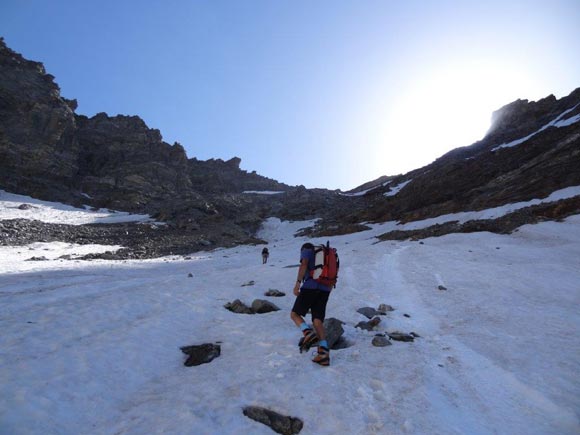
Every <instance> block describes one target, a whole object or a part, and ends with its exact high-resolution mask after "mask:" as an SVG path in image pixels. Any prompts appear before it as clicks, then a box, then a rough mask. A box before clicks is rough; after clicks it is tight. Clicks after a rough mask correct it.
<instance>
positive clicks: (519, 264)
mask: <svg viewBox="0 0 580 435" xmlns="http://www.w3.org/2000/svg"><path fill="white" fill-rule="evenodd" d="M3 195H4V194H3ZM0 216H2V218H3V219H6V218H7V217H6V215H0ZM61 217H62V218H63V219H65V218H66V216H65V215H62V216H61ZM65 223H69V222H65ZM309 225H312V222H280V221H279V220H277V219H269V220H267V221H266V222H265V223H264V226H263V228H262V232H261V234H260V236H261V237H262V238H265V239H267V240H268V241H269V245H268V247H269V250H270V259H269V262H268V263H267V264H265V265H263V264H262V260H261V255H260V252H261V250H262V246H240V247H237V248H233V249H218V250H215V251H213V252H210V253H203V254H192V256H191V257H190V258H189V259H185V258H184V257H167V258H162V259H157V260H145V261H123V262H121V261H105V260H95V261H79V260H74V256H75V255H77V254H80V253H81V250H87V249H93V250H98V249H105V248H106V249H105V250H110V249H111V247H96V246H92V247H87V246H84V247H81V246H79V245H76V246H75V245H69V244H64V243H60V244H59V243H53V244H35V245H31V246H26V247H2V248H1V250H0V254H1V257H0V328H1V331H2V334H1V335H0V433H1V434H14V435H16V434H43V435H44V434H151V433H164V434H192V435H193V434H195V435H197V434H232V435H233V434H236V435H237V434H240V433H247V434H272V433H273V432H272V430H271V429H270V428H268V427H266V426H264V425H262V424H260V423H257V422H255V421H253V420H250V419H248V418H247V417H245V416H244V415H243V414H242V408H243V407H245V406H248V405H257V406H264V407H268V408H270V409H272V410H274V411H277V412H279V413H281V414H284V415H289V416H293V417H298V418H300V419H301V420H302V421H303V422H304V428H303V430H302V432H301V434H305V435H309V434H312V435H314V434H315V435H320V434H329V435H330V434H332V435H336V434H469V435H473V434H482V435H483V434H506V435H507V434H510V435H513V434H522V435H524V434H525V435H533V434H578V433H580V415H579V413H580V377H579V376H578V373H579V372H580V339H579V336H580V311H579V309H578V307H579V306H580V284H579V283H580V216H572V217H569V218H568V219H566V220H565V221H563V222H560V223H557V222H544V223H540V224H537V225H527V226H524V227H521V228H520V229H519V230H518V231H517V232H514V233H513V234H512V235H496V234H491V233H470V234H452V235H447V236H444V237H439V238H430V239H425V240H423V241H422V243H420V242H410V241H405V242H382V243H376V239H375V238H374V236H376V235H378V234H382V233H384V232H385V231H386V229H388V227H390V226H394V224H392V225H391V224H388V225H375V226H373V229H371V230H369V231H365V232H361V233H357V234H352V235H347V236H340V237H334V238H332V239H331V244H332V245H334V246H335V247H336V248H337V249H338V252H339V254H340V259H341V270H340V275H339V283H338V286H337V288H336V289H335V290H334V291H333V293H332V295H331V297H330V301H329V305H328V310H327V314H328V317H335V318H338V319H340V320H342V321H344V322H345V323H346V324H345V325H344V330H345V334H344V336H345V337H346V339H347V340H348V341H349V342H350V343H351V346H350V347H348V348H346V349H342V350H337V351H332V352H331V365H330V367H320V366H317V365H315V364H313V363H312V362H310V358H311V356H310V355H306V354H299V352H298V349H297V342H298V339H299V337H300V331H299V330H298V329H297V328H296V327H295V326H294V325H293V323H292V322H291V320H290V318H289V314H290V309H291V307H292V304H293V302H294V297H293V296H292V294H291V292H292V287H293V284H294V281H295V280H296V274H297V268H296V267H295V266H296V265H297V263H298V260H299V248H300V246H301V244H302V243H304V242H305V241H306V239H305V238H295V237H293V234H294V233H295V232H296V231H297V230H298V229H300V228H302V227H305V226H309ZM326 240H327V239H314V240H313V241H314V242H315V243H316V242H326ZM93 252H94V251H93ZM85 253H86V252H85V251H83V252H82V254H85ZM63 254H69V255H71V256H72V258H73V259H72V260H63V259H59V257H60V256H61V255H63ZM32 256H45V257H46V258H47V261H26V260H27V259H28V258H30V257H32ZM189 274H192V275H193V276H192V277H189V276H188V275H189ZM251 280H253V281H255V285H253V286H244V287H242V284H244V283H247V282H248V281H251ZM439 286H444V287H445V288H446V289H447V290H439V289H438V287H439ZM270 288H273V289H278V290H281V291H284V292H286V296H285V297H282V298H268V297H265V296H264V292H265V291H267V290H268V289H270ZM234 299H240V300H242V302H244V303H246V304H248V305H249V304H251V302H252V301H253V300H254V299H268V300H270V301H271V302H273V303H275V304H276V305H278V306H279V307H280V308H281V310H280V311H277V312H273V313H268V314H256V315H242V314H234V313H232V312H230V311H227V310H226V309H225V308H224V307H223V306H224V304H226V303H227V302H230V301H233V300H234ZM382 303H385V304H390V305H392V306H393V307H394V308H395V311H393V312H390V313H388V315H387V316H383V317H382V322H381V323H380V324H379V326H378V331H377V332H385V331H388V332H393V331H401V332H415V333H417V334H419V335H420V338H417V339H416V340H415V341H414V342H413V343H404V342H395V341H394V342H393V345H392V346H388V347H384V348H379V347H373V346H372V345H371V340H372V338H373V336H374V334H375V333H377V332H368V331H363V330H360V329H357V328H355V327H354V325H356V324H357V323H358V322H360V321H362V320H367V319H366V318H365V317H363V316H362V315H361V314H359V313H357V311H356V310H357V309H358V308H361V307H365V306H369V307H374V308H376V307H378V305H379V304H382ZM405 315H406V316H405ZM216 342H219V343H221V350H222V352H221V356H220V357H218V358H216V359H215V360H214V361H212V362H211V363H209V364H203V365H200V366H196V367H185V366H184V365H183V362H184V361H185V355H183V354H182V353H181V351H180V349H179V348H180V346H186V345H194V344H202V343H216Z"/></svg>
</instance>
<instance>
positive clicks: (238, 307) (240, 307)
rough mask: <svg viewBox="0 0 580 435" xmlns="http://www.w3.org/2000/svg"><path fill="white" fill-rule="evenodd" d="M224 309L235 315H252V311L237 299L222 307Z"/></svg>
mask: <svg viewBox="0 0 580 435" xmlns="http://www.w3.org/2000/svg"><path fill="white" fill-rule="evenodd" d="M224 308H226V309H227V310H230V311H231V312H233V313H237V314H254V311H253V310H252V309H251V308H250V307H248V306H247V305H246V304H244V303H243V302H242V301H240V300H239V299H236V300H235V301H233V302H228V303H227V304H225V305H224Z"/></svg>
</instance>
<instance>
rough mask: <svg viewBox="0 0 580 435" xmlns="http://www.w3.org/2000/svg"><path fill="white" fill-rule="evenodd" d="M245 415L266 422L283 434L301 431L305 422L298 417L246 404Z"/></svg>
mask: <svg viewBox="0 0 580 435" xmlns="http://www.w3.org/2000/svg"><path fill="white" fill-rule="evenodd" d="M244 415H245V416H246V417H248V418H251V419H252V420H255V421H257V422H260V423H262V424H265V425H266V426H268V427H270V428H271V429H272V430H273V431H274V432H277V433H280V434H283V435H294V434H298V433H300V431H301V430H302V427H303V426H304V423H303V422H302V420H300V419H299V418H296V417H288V416H285V415H282V414H279V413H277V412H275V411H272V410H270V409H267V408H262V407H260V406H246V407H245V408H244Z"/></svg>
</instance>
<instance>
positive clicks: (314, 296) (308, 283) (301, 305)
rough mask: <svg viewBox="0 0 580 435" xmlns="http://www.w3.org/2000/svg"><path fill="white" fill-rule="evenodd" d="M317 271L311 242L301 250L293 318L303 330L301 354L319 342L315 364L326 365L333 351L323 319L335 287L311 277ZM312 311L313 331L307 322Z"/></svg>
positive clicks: (295, 286)
mask: <svg viewBox="0 0 580 435" xmlns="http://www.w3.org/2000/svg"><path fill="white" fill-rule="evenodd" d="M314 268H315V252H314V245H313V244H312V243H305V244H304V245H302V248H300V268H299V269H298V276H297V277H296V283H295V285H294V295H296V301H295V302H294V306H293V307H292V312H291V313H290V318H291V319H292V321H293V322H294V323H295V324H296V326H298V327H299V328H300V329H301V330H302V334H303V337H302V339H301V340H300V343H299V346H300V351H301V352H302V350H303V349H306V350H308V349H309V348H310V346H312V345H313V344H314V343H316V342H317V341H318V351H317V353H316V355H315V356H314V358H313V359H312V361H313V362H315V363H317V364H320V365H323V366H327V365H329V364H330V352H329V349H328V342H327V341H326V333H325V331H324V325H323V322H324V317H325V315H326V304H327V302H328V297H329V296H330V292H331V290H332V287H330V286H326V285H323V284H320V283H319V282H317V281H316V280H315V279H314V278H313V277H312V272H313V271H314ZM309 309H310V310H312V325H313V326H314V331H313V330H312V328H311V327H310V326H309V325H308V324H307V323H306V322H305V321H304V316H305V315H306V313H308V310H309Z"/></svg>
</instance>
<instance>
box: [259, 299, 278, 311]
mask: <svg viewBox="0 0 580 435" xmlns="http://www.w3.org/2000/svg"><path fill="white" fill-rule="evenodd" d="M252 311H253V312H254V313H257V314H265V313H271V312H272V311H280V308H278V307H277V306H276V305H274V304H273V303H272V302H270V301H265V300H263V299H255V300H254V302H252Z"/></svg>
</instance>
